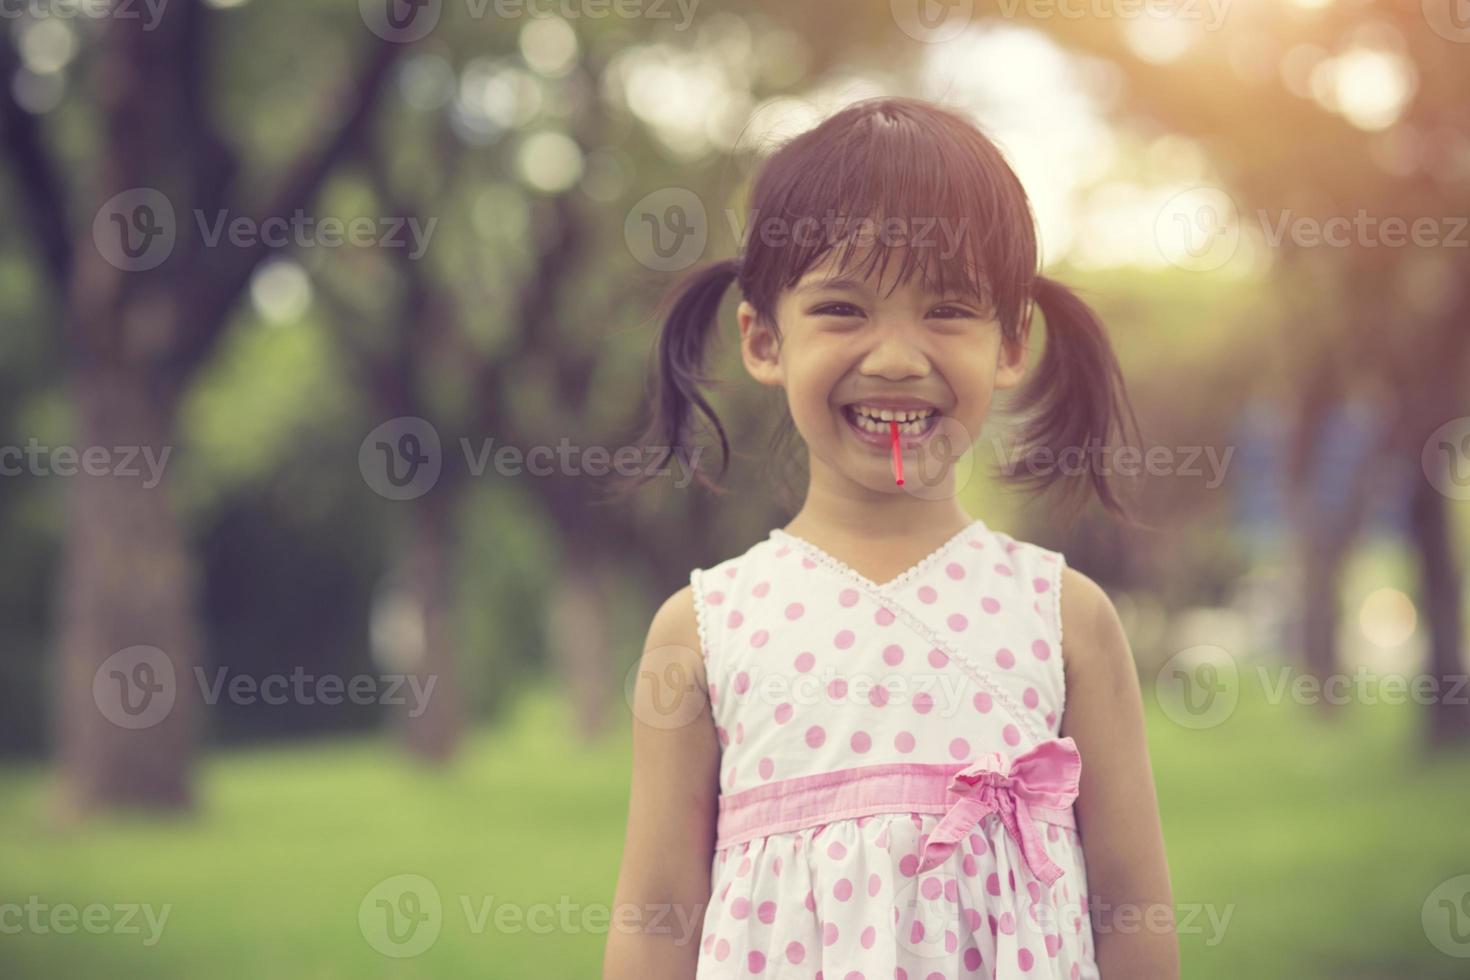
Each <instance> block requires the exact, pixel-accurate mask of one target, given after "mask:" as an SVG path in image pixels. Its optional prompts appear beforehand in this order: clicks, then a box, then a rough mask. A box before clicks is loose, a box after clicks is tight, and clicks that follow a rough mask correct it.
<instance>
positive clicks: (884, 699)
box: [868, 684, 888, 708]
mask: <svg viewBox="0 0 1470 980" xmlns="http://www.w3.org/2000/svg"><path fill="white" fill-rule="evenodd" d="M868 703H869V704H871V705H872V706H873V707H875V708H881V707H883V706H884V705H885V704H887V703H888V688H886V687H884V686H883V685H882V684H874V685H873V687H872V688H871V689H870V690H869V691H868Z"/></svg>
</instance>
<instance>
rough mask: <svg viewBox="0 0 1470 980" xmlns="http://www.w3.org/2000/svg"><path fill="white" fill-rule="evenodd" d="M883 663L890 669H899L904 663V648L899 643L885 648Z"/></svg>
mask: <svg viewBox="0 0 1470 980" xmlns="http://www.w3.org/2000/svg"><path fill="white" fill-rule="evenodd" d="M883 662H884V663H885V664H887V665H888V666H890V667H897V666H898V665H899V664H900V663H902V662H903V647H901V646H899V645H898V644H897V643H890V644H889V645H888V646H886V647H884V648H883Z"/></svg>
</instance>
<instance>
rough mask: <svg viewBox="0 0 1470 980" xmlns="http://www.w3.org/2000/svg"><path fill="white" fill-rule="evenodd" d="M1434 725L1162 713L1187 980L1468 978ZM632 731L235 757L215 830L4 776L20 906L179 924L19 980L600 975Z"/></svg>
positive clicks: (2, 828) (55, 955) (61, 957)
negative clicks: (374, 913) (424, 891)
mask: <svg viewBox="0 0 1470 980" xmlns="http://www.w3.org/2000/svg"><path fill="white" fill-rule="evenodd" d="M1150 701H1151V699H1150ZM1417 722H1418V715H1417V712H1416V711H1415V710H1414V709H1412V708H1411V707H1406V708H1389V707H1382V706H1379V707H1364V706H1358V707H1355V708H1351V709H1348V710H1346V711H1345V712H1343V714H1342V717H1341V718H1339V719H1338V720H1337V721H1336V722H1328V721H1324V720H1321V719H1319V718H1318V717H1317V716H1316V714H1315V713H1314V712H1313V711H1311V710H1310V709H1307V708H1303V707H1299V706H1294V705H1285V706H1272V705H1267V704H1265V703H1264V702H1263V701H1262V700H1261V699H1260V697H1259V696H1258V695H1257V694H1255V693H1253V692H1252V691H1251V690H1250V689H1249V687H1248V689H1247V696H1246V697H1245V698H1244V699H1243V700H1242V702H1241V704H1240V706H1239V707H1238V708H1237V709H1236V711H1235V713H1234V714H1233V715H1232V716H1231V717H1230V719H1229V720H1228V721H1227V722H1226V723H1225V724H1223V725H1221V726H1219V727H1217V728H1214V729H1210V730H1206V731H1190V730H1187V729H1183V728H1180V727H1178V726H1176V725H1174V724H1172V723H1171V722H1170V721H1169V720H1168V719H1167V718H1166V717H1164V715H1163V714H1162V713H1160V712H1158V711H1157V710H1156V709H1155V707H1154V705H1153V704H1152V703H1150V738H1151V741H1152V746H1153V748H1152V751H1153V762H1154V771H1155V776H1156V779H1157V782H1158V786H1159V797H1160V804H1161V806H1162V808H1163V819H1164V829H1165V837H1166V841H1167V844H1168V851H1169V861H1170V867H1171V872H1172V878H1173V882H1174V891H1175V897H1176V901H1177V902H1178V903H1179V905H1180V906H1181V909H1183V910H1184V912H1185V913H1187V912H1188V910H1189V908H1190V907H1192V906H1204V905H1209V906H1212V907H1213V908H1214V910H1215V913H1216V915H1225V914H1227V913H1228V914H1229V915H1230V919H1229V921H1228V926H1227V927H1226V928H1225V930H1224V934H1223V937H1222V938H1220V939H1219V941H1218V942H1215V943H1214V944H1212V945H1211V944H1208V941H1209V940H1210V939H1211V930H1210V927H1209V925H1208V922H1207V920H1206V919H1205V917H1204V916H1203V915H1201V916H1200V918H1199V919H1198V920H1197V926H1196V927H1197V928H1198V929H1199V930H1200V931H1198V932H1195V933H1191V934H1186V935H1185V936H1183V937H1182V942H1183V947H1184V951H1185V976H1186V977H1189V978H1215V977H1219V978H1237V977H1242V976H1250V977H1252V978H1253V980H1265V978H1272V977H1281V978H1291V980H1300V978H1313V977H1321V978H1329V977H1330V978H1334V980H1343V978H1351V980H1367V978H1393V980H1403V978H1450V977H1463V976H1465V975H1466V973H1467V972H1470V970H1467V968H1470V961H1467V960H1463V959H1453V958H1451V957H1449V956H1447V955H1445V954H1443V953H1441V952H1439V951H1438V950H1436V949H1435V948H1434V947H1433V946H1432V945H1431V944H1430V943H1429V941H1428V940H1427V938H1426V937H1425V934H1424V931H1423V929H1422V927H1421V924H1420V909H1421V906H1422V905H1423V902H1424V899H1425V897H1426V896H1427V895H1428V893H1429V892H1430V891H1431V890H1432V889H1433V888H1434V886H1435V885H1436V884H1438V883H1439V882H1440V881H1443V880H1444V879H1446V878H1449V877H1452V876H1454V875H1457V874H1463V873H1466V872H1470V846H1467V845H1470V821H1467V819H1466V809H1467V807H1466V804H1467V802H1470V758H1466V757H1461V758H1458V759H1448V760H1440V761H1435V762H1433V763H1426V762H1423V761H1421V760H1420V754H1419V752H1418V746H1417V742H1416V739H1417V727H1416V726H1417ZM618 728H619V730H618V732H617V735H616V737H615V738H613V739H610V740H608V741H607V742H606V743H604V744H601V745H598V746H594V747H592V748H586V747H578V746H575V745H573V744H572V743H571V741H570V735H569V732H570V731H571V729H572V726H571V725H570V724H569V718H568V716H567V711H566V709H565V708H564V706H563V705H562V704H561V703H560V702H559V701H557V700H556V699H555V698H554V697H552V696H551V695H549V694H546V693H541V694H537V695H535V696H532V697H528V698H527V699H525V700H524V701H523V702H522V703H521V704H520V706H519V708H518V711H517V712H516V714H515V716H514V717H512V718H510V719H508V720H507V721H506V723H505V724H503V725H501V726H499V727H497V728H495V729H493V730H486V731H483V732H481V733H479V734H478V735H477V736H476V737H475V738H474V739H473V740H472V742H471V744H470V745H469V746H468V749H467V751H466V752H465V754H464V756H463V761H462V762H461V763H460V764H459V765H457V766H456V767H454V768H453V769H452V770H450V771H448V772H445V773H438V774H435V773H430V772H421V771H418V770H416V769H414V768H413V767H412V766H410V765H408V764H406V763H405V762H404V761H402V759H401V758H400V756H399V755H398V754H397V751H396V748H395V747H394V746H393V745H392V744H391V742H389V741H386V740H377V739H369V740H353V741H341V742H331V743H319V744H315V745H311V746H308V747H301V746H296V747H290V748H279V749H275V748H273V749H269V750H255V751H249V752H230V753H221V754H218V755H216V756H215V757H214V758H213V759H212V760H211V761H210V762H209V763H208V764H207V766H206V767H205V768H204V770H203V772H202V773H201V786H200V788H201V799H202V800H203V805H202V806H201V808H200V811H199V812H198V814H197V815H195V816H194V817H191V818H188V819H185V820H178V821H168V822H154V821H147V820H122V821H115V822H110V823H108V824H106V825H105V826H99V827H92V828H89V829H87V830H85V831H80V832H74V833H68V832H61V831H57V830H55V829H53V828H50V827H48V826H47V825H46V822H45V816H44V814H45V813H46V808H45V806H44V802H45V798H46V789H47V784H46V781H45V775H44V773H43V772H41V771H40V770H37V769H35V768H11V769H8V770H3V771H0V777H3V778H0V903H5V902H12V903H14V902H18V903H25V902H26V901H27V900H28V899H29V897H30V896H33V895H34V896H36V897H37V899H38V900H39V901H40V902H42V903H44V904H45V905H47V906H48V907H54V906H58V905H71V906H85V905H87V904H88V903H93V902H100V903H104V904H107V905H112V904H115V903H149V904H151V905H153V906H154V907H155V908H158V907H160V906H163V905H165V904H167V905H169V906H171V908H170V912H169V918H168V920H167V923H166V926H165V928H164V929H163V932H162V935H161V939H160V941H158V942H157V943H156V944H155V945H152V946H145V945H144V935H143V934H137V935H120V934H116V933H109V934H103V935H89V934H87V933H85V932H81V931H78V932H76V933H75V934H70V935H62V934H57V933H54V932H41V931H37V930H32V929H29V928H27V929H23V930H22V931H20V932H19V933H14V934H11V933H10V932H9V931H7V932H0V976H3V977H7V978H31V977H37V978H39V977H48V978H49V977H63V978H71V977H93V976H107V977H110V978H124V977H139V978H144V977H146V978H149V980H154V978H194V977H200V976H210V977H249V978H259V977H270V978H273V980H274V978H361V977H384V978H402V980H408V978H428V977H444V978H454V980H458V978H461V977H492V978H507V980H523V978H531V977H535V978H563V977H565V978H590V977H596V976H598V975H599V970H600V964H601V958H602V946H603V941H604V938H605V936H606V929H607V926H606V925H605V924H604V923H602V922H599V921H598V920H597V918H596V913H597V911H598V910H599V909H605V908H606V906H607V905H608V904H610V903H611V900H612V892H613V886H614V882H615V879H616V874H617V867H618V860H619V855H620V850H621V845H622V836H623V822H624V819H625V817H626V806H627V786H628V777H627V750H628V743H627V737H626V730H625V724H624V723H623V722H622V721H621V720H620V721H619V723H618ZM399 874H416V875H422V876H424V877H425V878H427V879H428V880H429V881H430V882H432V884H433V886H434V887H435V889H436V890H437V891H438V893H439V895H440V897H441V899H442V901H443V909H444V914H443V926H442V930H441V932H440V934H439V937H438V939H437V941H436V942H435V943H434V944H433V945H432V946H431V947H430V948H429V949H428V950H427V951H425V952H423V953H422V954H421V955H418V956H416V957H412V958H401V959H394V958H389V957H386V956H383V955H381V954H380V953H378V952H377V951H376V950H375V949H374V948H373V947H372V946H370V945H369V943H368V942H367V940H366V939H365V938H364V933H363V932H362V930H361V929H360V928H359V925H358V909H359V906H360V905H361V904H362V903H363V901H364V898H365V896H367V895H368V892H369V891H370V890H371V889H372V888H373V886H374V885H376V884H377V883H378V882H380V881H382V880H383V879H386V878H389V877H392V876H394V875H399ZM461 897H467V898H468V900H469V902H470V904H471V910H472V912H474V913H475V914H479V910H480V909H481V908H482V907H483V903H485V902H492V903H493V904H491V905H490V910H491V918H490V919H489V920H488V921H486V923H485V925H484V926H483V928H479V929H476V928H475V927H474V925H473V920H472V919H471V918H470V917H467V915H466V914H465V911H464V910H463V908H462V906H461ZM500 903H510V904H512V905H518V906H522V907H526V906H531V905H535V904H538V903H539V904H543V905H545V906H547V907H548V908H549V910H550V919H549V921H548V924H549V925H551V926H552V927H553V928H552V929H551V930H550V931H546V930H542V931H533V930H532V929H531V928H530V926H528V925H526V924H524V923H523V924H522V925H521V926H520V927H519V928H518V929H517V928H514V927H507V928H503V929H502V928H497V927H496V925H495V919H494V910H495V909H496V908H497V907H499V905H500ZM559 906H564V907H565V908H566V909H567V912H566V913H565V916H566V918H565V919H563V918H562V915H563V913H562V912H560V911H558V908H559ZM584 912H585V913H588V914H589V916H590V918H589V919H588V920H585V921H584V920H583V918H582V914H583V913H584ZM12 916H13V913H12ZM604 919H605V916H604ZM9 921H10V922H13V921H14V920H13V918H12V919H11V920H9ZM139 921H141V920H139ZM563 921H565V922H566V923H568V924H569V927H568V928H562V926H561V923H562V922H563ZM6 925H7V920H6V919H4V918H0V927H5V926H6ZM1130 980H1131V978H1130Z"/></svg>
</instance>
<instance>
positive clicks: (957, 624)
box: [947, 613, 970, 633]
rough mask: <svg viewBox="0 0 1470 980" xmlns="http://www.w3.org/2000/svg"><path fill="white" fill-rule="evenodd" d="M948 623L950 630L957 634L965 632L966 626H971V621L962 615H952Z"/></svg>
mask: <svg viewBox="0 0 1470 980" xmlns="http://www.w3.org/2000/svg"><path fill="white" fill-rule="evenodd" d="M947 622H948V623H949V628H950V629H952V630H954V631H955V632H956V633H959V632H961V631H963V630H964V628H965V627H966V626H969V625H970V621H969V620H968V619H966V618H965V617H964V616H963V615H962V614H960V613H950V614H949V619H948V620H947Z"/></svg>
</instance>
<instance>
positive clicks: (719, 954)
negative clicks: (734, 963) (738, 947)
mask: <svg viewBox="0 0 1470 980" xmlns="http://www.w3.org/2000/svg"><path fill="white" fill-rule="evenodd" d="M729 955H730V940H728V939H721V940H720V941H719V942H717V943H715V959H717V960H724V959H725V958H726V957H727V956H729Z"/></svg>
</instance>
